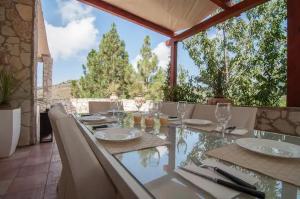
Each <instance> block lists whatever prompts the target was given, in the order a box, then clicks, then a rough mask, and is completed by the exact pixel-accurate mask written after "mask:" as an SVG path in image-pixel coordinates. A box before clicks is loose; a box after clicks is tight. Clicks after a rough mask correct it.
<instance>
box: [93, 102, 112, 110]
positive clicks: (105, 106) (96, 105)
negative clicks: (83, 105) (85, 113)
mask: <svg viewBox="0 0 300 199" xmlns="http://www.w3.org/2000/svg"><path fill="white" fill-rule="evenodd" d="M110 109H111V103H110V102H94V101H90V102H89V113H98V112H106V111H108V110H110Z"/></svg>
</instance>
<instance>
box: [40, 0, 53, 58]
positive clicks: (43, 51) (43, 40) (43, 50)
mask: <svg viewBox="0 0 300 199" xmlns="http://www.w3.org/2000/svg"><path fill="white" fill-rule="evenodd" d="M37 37H38V49H37V58H38V59H41V58H42V56H43V55H44V56H49V57H51V54H50V51H49V47H48V41H47V34H46V28H45V23H44V16H43V10H42V6H41V1H40V0H39V1H38V3H37Z"/></svg>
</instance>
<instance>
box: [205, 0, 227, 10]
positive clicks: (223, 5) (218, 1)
mask: <svg viewBox="0 0 300 199" xmlns="http://www.w3.org/2000/svg"><path fill="white" fill-rule="evenodd" d="M210 1H211V2H213V3H214V4H216V5H217V6H219V7H221V8H222V9H224V10H226V9H228V8H229V5H228V2H229V1H224V0H210Z"/></svg>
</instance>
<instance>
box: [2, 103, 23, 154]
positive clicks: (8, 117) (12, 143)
mask: <svg viewBox="0 0 300 199" xmlns="http://www.w3.org/2000/svg"><path fill="white" fill-rule="evenodd" d="M20 130H21V109H20V108H17V109H10V110H0V158H3V157H8V156H10V155H12V154H13V153H14V152H15V150H16V147H17V144H18V141H19V137H20Z"/></svg>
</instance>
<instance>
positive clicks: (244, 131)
mask: <svg viewBox="0 0 300 199" xmlns="http://www.w3.org/2000/svg"><path fill="white" fill-rule="evenodd" d="M247 133H248V130H247V129H234V130H233V131H231V132H230V134H233V135H245V134H247Z"/></svg>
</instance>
